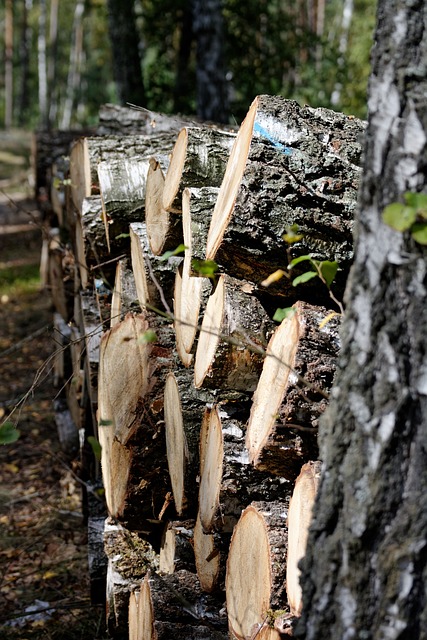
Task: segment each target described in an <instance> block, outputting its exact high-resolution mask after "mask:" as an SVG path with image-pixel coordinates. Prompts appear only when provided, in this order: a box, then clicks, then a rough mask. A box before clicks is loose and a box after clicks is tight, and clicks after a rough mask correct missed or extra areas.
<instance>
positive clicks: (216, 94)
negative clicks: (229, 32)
mask: <svg viewBox="0 0 427 640" xmlns="http://www.w3.org/2000/svg"><path fill="white" fill-rule="evenodd" d="M193 31H194V35H195V38H196V43H197V51H196V86H197V115H198V116H199V118H201V119H202V120H211V121H212V122H228V120H229V108H228V95H227V82H226V77H225V66H224V51H223V43H224V30H223V18H222V6H221V1H220V0H193Z"/></svg>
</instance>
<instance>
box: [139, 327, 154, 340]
mask: <svg viewBox="0 0 427 640" xmlns="http://www.w3.org/2000/svg"><path fill="white" fill-rule="evenodd" d="M156 341H157V334H156V332H155V331H153V329H147V331H144V333H142V334H141V335H140V336H139V338H138V343H139V344H148V343H150V342H156Z"/></svg>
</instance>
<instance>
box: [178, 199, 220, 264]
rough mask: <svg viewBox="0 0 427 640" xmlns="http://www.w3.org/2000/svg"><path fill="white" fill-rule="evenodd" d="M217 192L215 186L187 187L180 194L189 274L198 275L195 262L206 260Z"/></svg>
mask: <svg viewBox="0 0 427 640" xmlns="http://www.w3.org/2000/svg"><path fill="white" fill-rule="evenodd" d="M218 193H219V189H218V188H217V187H201V188H194V187H187V188H186V189H184V192H183V194H182V228H183V236H184V245H185V247H186V250H185V251H186V253H185V255H186V256H187V255H188V260H187V261H188V263H189V273H190V275H194V276H197V275H199V273H198V271H197V263H198V262H200V261H204V260H206V242H207V238H208V232H209V225H210V222H211V218H212V212H213V209H214V206H215V203H216V200H217V198H218ZM195 261H196V262H195Z"/></svg>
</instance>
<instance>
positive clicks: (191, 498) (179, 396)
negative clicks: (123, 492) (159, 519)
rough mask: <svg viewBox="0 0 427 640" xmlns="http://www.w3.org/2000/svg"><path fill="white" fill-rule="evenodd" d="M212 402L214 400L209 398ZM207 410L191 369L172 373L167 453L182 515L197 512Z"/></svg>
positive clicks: (167, 405) (166, 406)
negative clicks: (198, 476)
mask: <svg viewBox="0 0 427 640" xmlns="http://www.w3.org/2000/svg"><path fill="white" fill-rule="evenodd" d="M209 400H212V397H209ZM204 410H205V401H204V398H202V397H200V394H197V393H196V390H195V389H194V387H193V385H192V380H191V374H190V372H189V371H187V370H181V371H176V372H175V373H174V372H170V373H168V374H167V376H166V383H165V391H164V419H165V430H166V451H167V459H168V468H169V475H170V479H171V485H172V494H173V497H174V503H175V509H176V512H177V514H178V515H179V516H181V515H182V514H183V513H184V512H187V513H188V514H191V513H193V514H195V513H196V511H197V484H196V479H197V474H198V470H199V455H198V454H199V433H200V425H201V422H202V416H203V413H204Z"/></svg>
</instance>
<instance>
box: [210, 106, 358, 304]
mask: <svg viewBox="0 0 427 640" xmlns="http://www.w3.org/2000/svg"><path fill="white" fill-rule="evenodd" d="M364 131H365V123H364V122H362V121H360V120H358V119H357V118H354V117H348V116H345V115H343V114H341V113H336V112H334V111H329V110H328V109H324V108H320V109H312V108H310V107H307V106H306V107H300V106H299V105H298V104H297V103H296V102H294V101H291V100H286V99H285V98H281V97H279V96H276V97H273V96H258V97H257V98H255V100H254V101H253V103H252V105H251V107H250V109H249V111H248V114H247V116H246V118H245V120H244V122H243V123H242V125H241V127H240V129H239V132H238V134H237V138H236V140H235V143H234V146H233V149H232V151H231V154H230V159H229V162H228V165H227V170H226V172H225V175H224V179H223V182H222V184H221V188H220V192H219V195H218V200H217V203H216V206H215V209H214V212H213V215H212V222H211V226H210V230H209V235H208V240H207V249H206V257H207V259H209V260H216V262H217V263H219V264H220V265H222V266H223V267H224V269H225V270H226V272H227V273H229V274H230V275H233V276H235V277H239V278H245V279H247V280H250V281H252V282H255V283H260V282H261V281H262V280H264V279H266V278H267V277H268V276H269V275H270V274H271V273H272V272H275V271H276V270H278V269H282V270H284V271H286V268H287V265H288V261H289V259H291V258H294V257H296V256H300V255H305V254H311V255H312V257H313V258H314V259H317V260H337V261H338V262H339V263H340V265H341V269H342V271H341V272H340V274H339V278H338V280H339V282H338V283H337V290H339V291H341V290H342V285H343V283H344V281H345V278H346V275H347V272H348V267H349V265H350V263H351V260H352V256H353V237H352V227H353V218H354V211H355V208H356V205H357V192H358V185H359V182H360V176H361V152H362V146H363V145H362V143H363V136H364ZM290 229H296V233H295V235H300V236H301V238H300V240H299V241H298V242H293V243H292V244H287V243H286V242H285V240H284V239H283V238H284V236H285V234H286V233H288V232H289V230H290ZM294 239H295V238H294ZM277 286H278V289H279V291H281V292H282V293H284V294H285V295H287V296H291V297H293V299H294V300H295V291H294V289H293V288H292V286H291V282H290V280H289V279H288V278H282V279H281V280H280V281H279V282H278V284H277ZM307 287H309V285H308V284H307ZM311 289H312V290H313V291H315V292H316V290H315V289H313V287H312V288H311ZM317 289H318V290H319V287H317ZM321 292H322V291H321V289H320V290H319V291H318V293H321Z"/></svg>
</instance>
